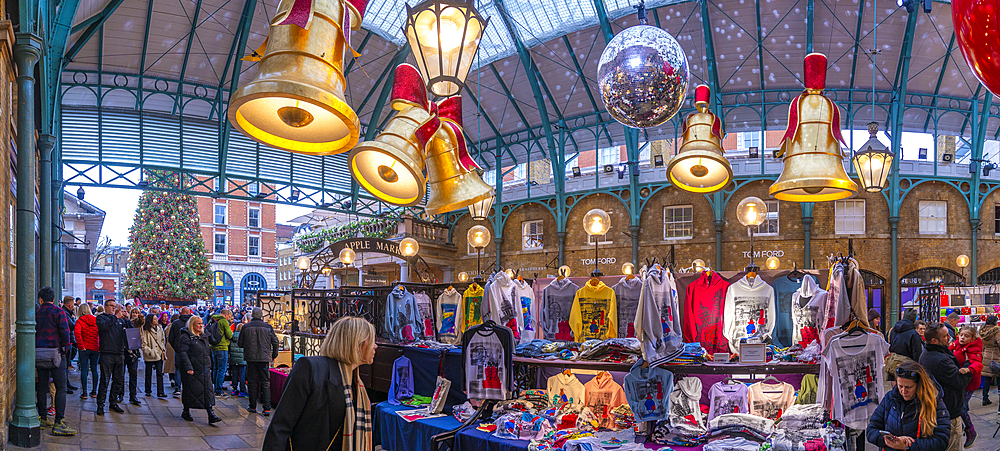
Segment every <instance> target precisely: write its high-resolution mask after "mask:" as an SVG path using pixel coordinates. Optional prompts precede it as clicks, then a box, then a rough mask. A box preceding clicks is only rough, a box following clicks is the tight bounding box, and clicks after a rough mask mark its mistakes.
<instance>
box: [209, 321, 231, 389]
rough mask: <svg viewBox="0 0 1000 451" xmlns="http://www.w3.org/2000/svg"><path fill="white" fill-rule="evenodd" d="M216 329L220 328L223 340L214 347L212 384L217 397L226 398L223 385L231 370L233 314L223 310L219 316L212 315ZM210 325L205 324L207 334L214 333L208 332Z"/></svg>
mask: <svg viewBox="0 0 1000 451" xmlns="http://www.w3.org/2000/svg"><path fill="white" fill-rule="evenodd" d="M212 320H213V321H215V323H216V327H218V328H219V332H220V335H222V340H220V341H219V343H217V344H215V345H212V371H213V372H214V373H213V377H212V382H213V383H214V384H215V396H225V394H226V390H225V389H223V388H222V384H224V383H225V382H226V370H227V369H229V340H232V339H233V328H232V327H231V326H230V324H232V322H233V312H232V311H231V310H229V309H222V311H221V312H219V314H218V315H212ZM209 327H211V324H210V323H205V333H207V334H211V333H213V332H214V331H212V330H208V328H209Z"/></svg>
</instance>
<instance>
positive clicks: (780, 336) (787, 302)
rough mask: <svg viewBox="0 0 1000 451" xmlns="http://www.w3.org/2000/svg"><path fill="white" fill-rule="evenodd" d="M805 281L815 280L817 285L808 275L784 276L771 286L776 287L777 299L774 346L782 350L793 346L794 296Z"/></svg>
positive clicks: (772, 337)
mask: <svg viewBox="0 0 1000 451" xmlns="http://www.w3.org/2000/svg"><path fill="white" fill-rule="evenodd" d="M804 279H813V282H814V283H815V278H814V277H813V276H810V275H808V274H805V275H803V276H802V277H796V278H792V277H790V276H782V277H779V278H777V279H774V282H772V283H771V286H773V287H774V298H775V304H776V305H775V309H776V311H775V318H774V334H773V335H772V336H771V339H772V340H773V341H774V344H775V345H776V346H778V347H781V348H787V347H789V346H791V345H793V344H795V342H794V341H792V337H793V335H794V331H793V329H794V324H793V322H792V296H793V295H794V294H795V292H796V291H797V290H798V289H799V288H800V287H802V281H803V280H804Z"/></svg>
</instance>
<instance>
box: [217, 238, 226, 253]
mask: <svg viewBox="0 0 1000 451" xmlns="http://www.w3.org/2000/svg"><path fill="white" fill-rule="evenodd" d="M215 253H216V254H225V253H226V234H225V233H216V234H215Z"/></svg>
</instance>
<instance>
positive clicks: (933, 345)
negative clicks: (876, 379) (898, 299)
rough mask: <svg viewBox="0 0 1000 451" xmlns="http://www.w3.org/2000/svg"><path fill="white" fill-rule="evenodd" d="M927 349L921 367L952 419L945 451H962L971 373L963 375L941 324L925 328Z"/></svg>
mask: <svg viewBox="0 0 1000 451" xmlns="http://www.w3.org/2000/svg"><path fill="white" fill-rule="evenodd" d="M924 338H925V339H926V340H927V349H926V350H925V351H924V352H923V354H921V355H920V365H921V366H923V367H924V369H925V370H927V372H928V373H929V374H930V375H931V376H932V377H934V380H935V381H937V383H938V385H939V386H940V387H941V391H942V392H943V393H944V405H945V407H947V408H948V418H949V419H951V437H950V438H949V440H948V451H959V450H961V449H962V426H961V423H962V420H961V417H962V410H963V408H964V407H965V386H966V385H968V384H969V380H971V376H970V373H968V372H965V373H963V372H962V371H960V370H961V367H959V365H958V359H956V358H955V354H953V353H952V352H951V351H950V350H948V344H949V343H950V342H951V336H950V335H948V328H947V327H945V325H944V324H943V323H934V324H931V325H930V326H927V331H926V332H924Z"/></svg>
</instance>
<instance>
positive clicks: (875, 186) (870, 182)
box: [854, 121, 895, 193]
mask: <svg viewBox="0 0 1000 451" xmlns="http://www.w3.org/2000/svg"><path fill="white" fill-rule="evenodd" d="M868 133H869V134H871V136H870V137H869V138H868V141H867V142H866V143H864V144H863V145H862V146H861V150H859V151H857V152H856V153H855V154H854V170H855V171H857V172H858V178H860V179H861V188H862V189H864V190H865V191H867V192H869V193H877V192H879V191H882V190H883V189H885V188H886V186H887V183H888V182H889V172H891V170H892V160H893V158H894V157H895V154H893V153H892V150H889V148H888V147H886V146H885V145H884V144H882V142H881V141H879V139H878V136H876V135H877V134H878V123H877V122H874V121H873V122H869V123H868Z"/></svg>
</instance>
